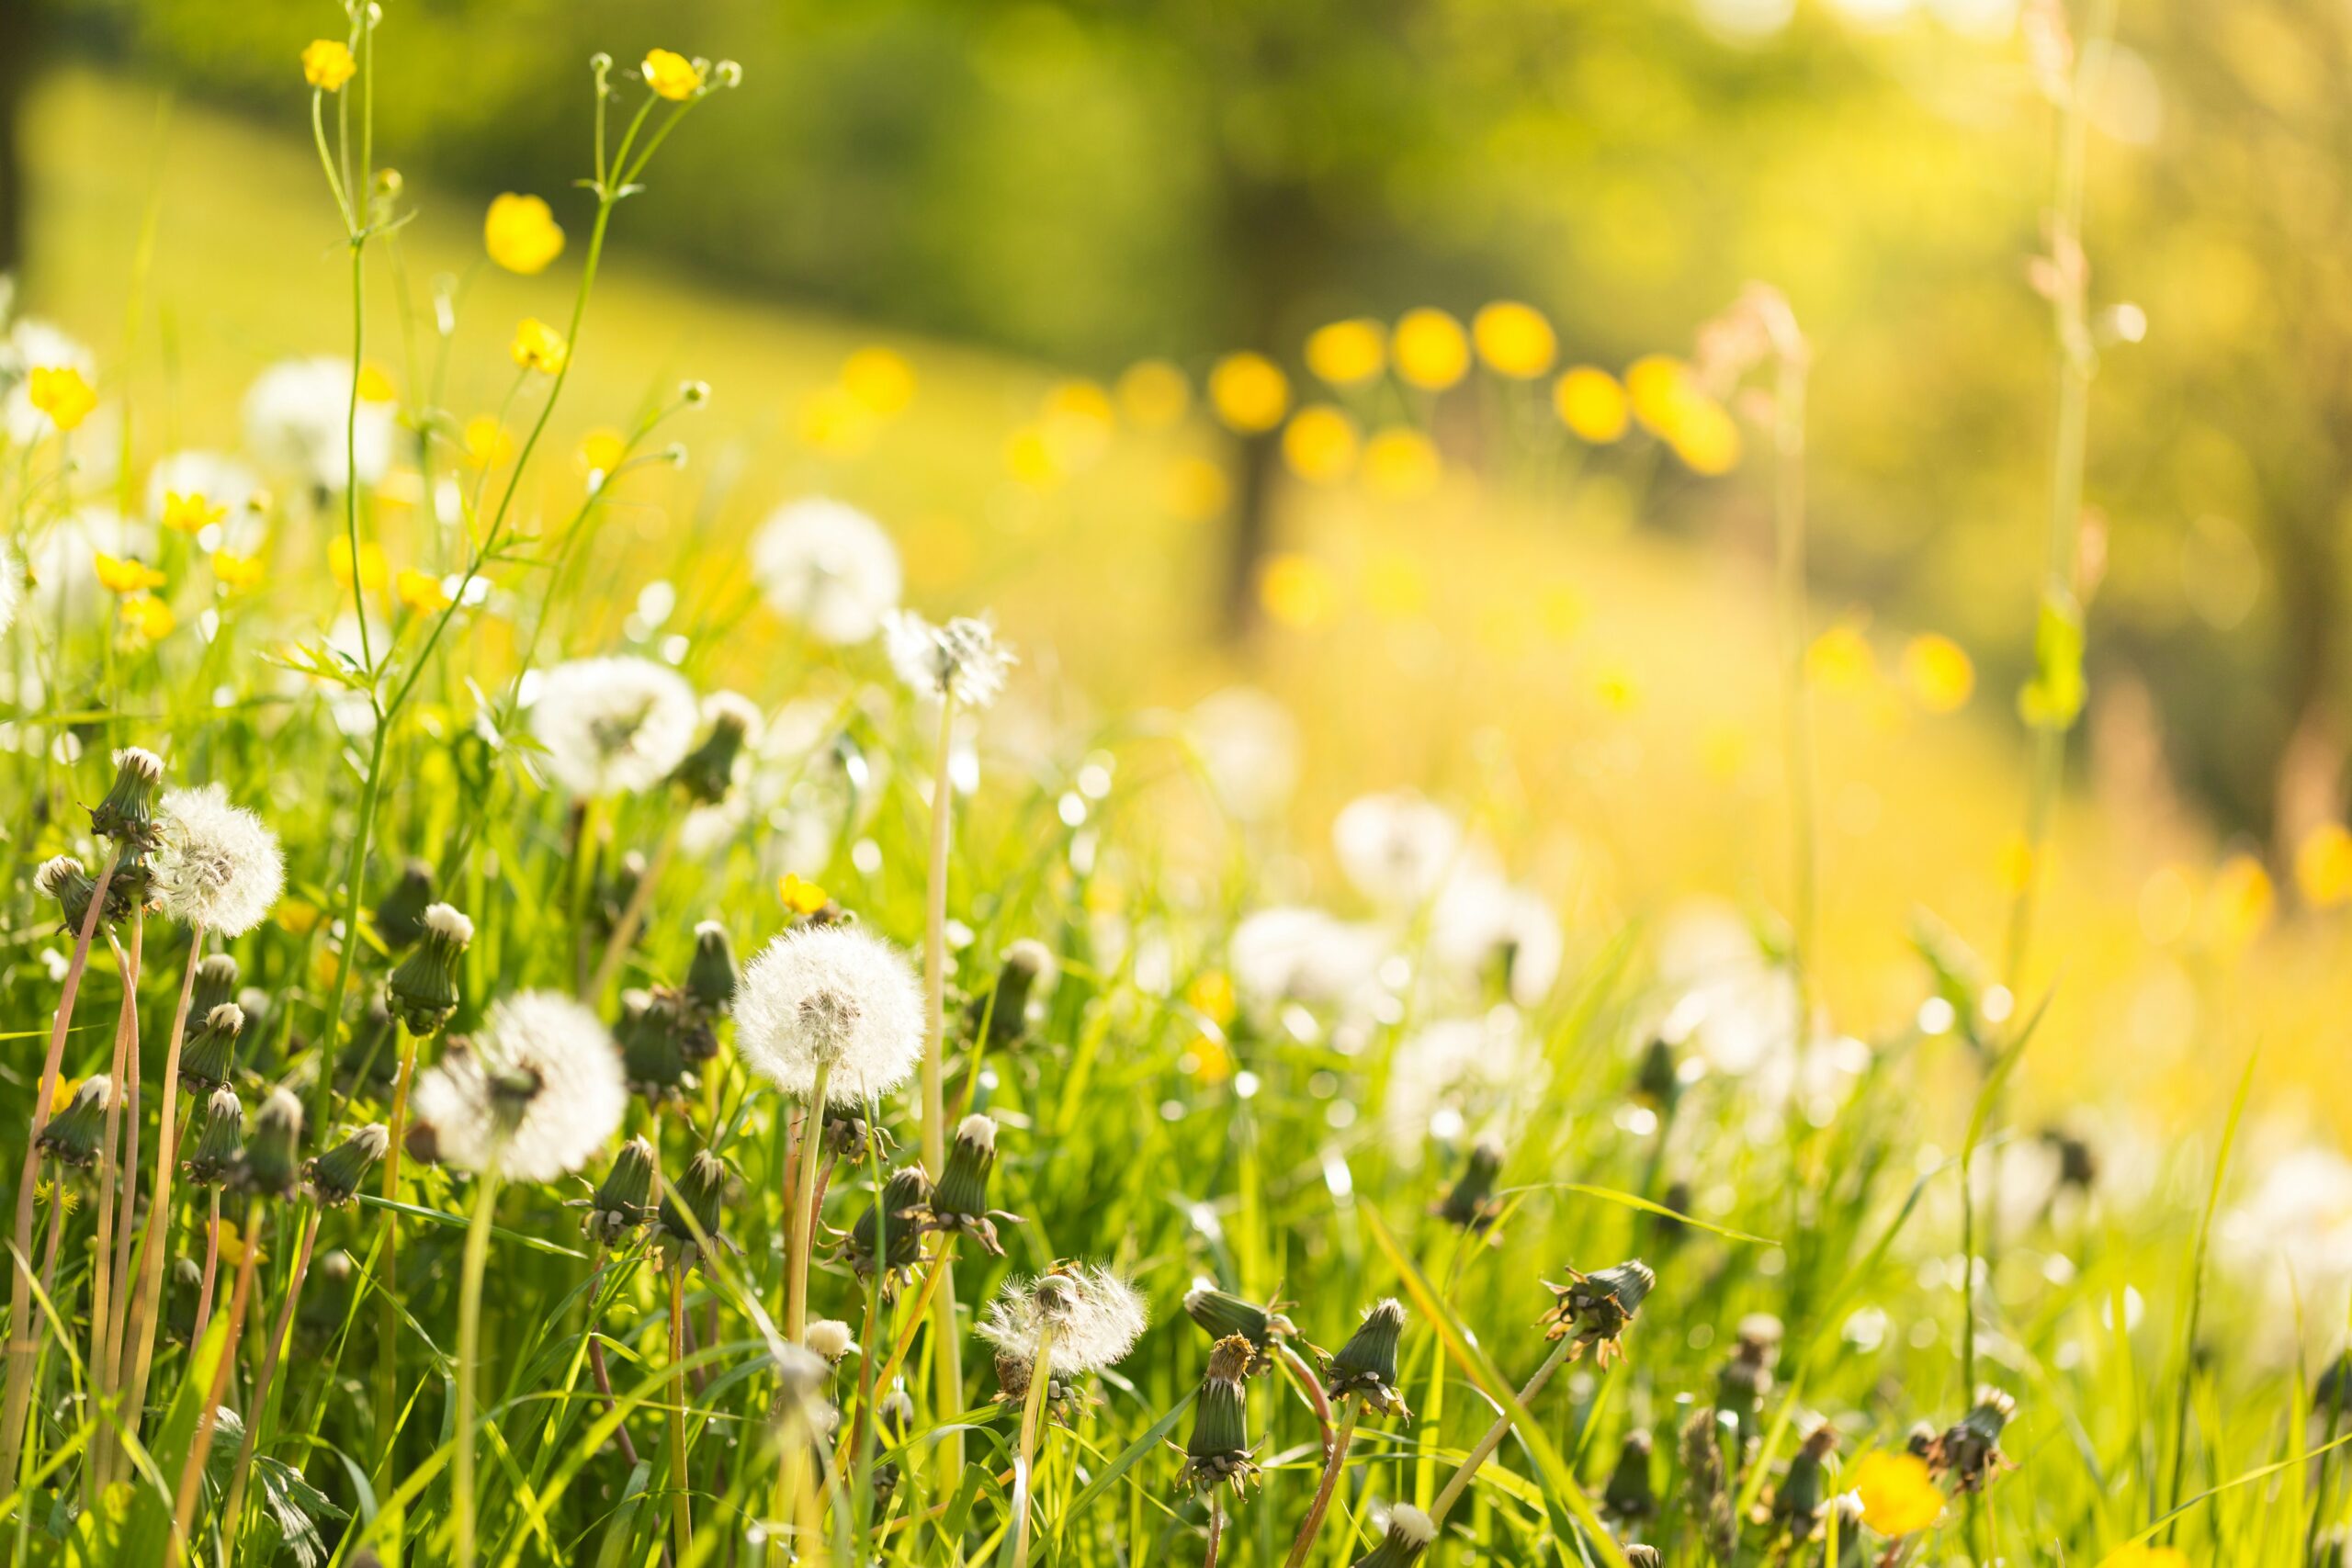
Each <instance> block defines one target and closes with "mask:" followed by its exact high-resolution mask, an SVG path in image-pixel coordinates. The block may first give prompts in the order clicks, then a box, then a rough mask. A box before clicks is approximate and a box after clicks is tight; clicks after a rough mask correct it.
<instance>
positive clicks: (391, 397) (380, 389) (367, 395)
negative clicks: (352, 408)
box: [359, 359, 401, 403]
mask: <svg viewBox="0 0 2352 1568" xmlns="http://www.w3.org/2000/svg"><path fill="white" fill-rule="evenodd" d="M400 395H401V394H400V389H398V388H397V387H395V386H393V385H392V373H391V372H390V371H389V370H387V369H385V368H384V367H382V366H380V365H379V364H377V363H376V362H375V361H374V360H372V359H370V360H368V362H367V363H365V364H363V365H361V366H360V367H359V400H360V401H362V402H368V403H391V402H398V401H399V400H400Z"/></svg>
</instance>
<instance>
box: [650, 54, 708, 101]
mask: <svg viewBox="0 0 2352 1568" xmlns="http://www.w3.org/2000/svg"><path fill="white" fill-rule="evenodd" d="M638 69H639V71H641V72H643V73H644V74H645V85H647V86H649V87H650V88H652V89H653V91H654V93H655V94H656V95H657V96H661V97H664V98H668V99H669V100H670V101H671V102H672V103H682V102H684V100H686V99H688V98H691V97H693V96H695V94H696V93H698V92H700V91H702V67H701V66H699V65H697V64H695V62H693V61H691V60H688V59H687V58H686V57H685V56H684V55H683V54H679V53H676V52H675V51H671V50H667V49H656V50H649V51H647V52H646V56H645V63H644V64H642V65H640V66H639V67H638Z"/></svg>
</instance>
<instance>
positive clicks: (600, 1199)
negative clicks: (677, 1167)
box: [586, 1138, 654, 1247]
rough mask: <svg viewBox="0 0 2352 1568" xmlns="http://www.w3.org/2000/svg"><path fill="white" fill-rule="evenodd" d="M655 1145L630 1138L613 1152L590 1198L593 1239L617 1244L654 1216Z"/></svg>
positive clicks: (590, 1226)
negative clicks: (594, 1193)
mask: <svg viewBox="0 0 2352 1568" xmlns="http://www.w3.org/2000/svg"><path fill="white" fill-rule="evenodd" d="M653 1168H654V1154H653V1145H651V1144H650V1143H647V1142H646V1141H645V1140H644V1139H643V1138H631V1139H630V1140H629V1141H628V1143H626V1144H623V1145H621V1152H620V1153H619V1154H617V1155H616V1156H613V1168H612V1169H611V1170H610V1171H608V1172H606V1173H605V1179H604V1181H603V1182H602V1183H601V1184H599V1185H598V1187H597V1189H596V1195H595V1196H594V1197H593V1198H591V1199H589V1200H588V1220H587V1227H586V1228H587V1232H588V1238H589V1239H590V1240H591V1241H594V1242H597V1243H600V1244H601V1245H603V1246H605V1247H612V1246H616V1245H617V1244H618V1243H619V1241H620V1239H621V1237H623V1236H624V1235H628V1233H629V1232H630V1231H632V1230H635V1229H636V1228H637V1227H638V1226H639V1225H641V1224H644V1223H645V1222H646V1221H647V1220H649V1219H650V1218H652V1217H653V1216H652V1211H651V1209H650V1207H649V1205H650V1204H651V1202H652V1201H653Z"/></svg>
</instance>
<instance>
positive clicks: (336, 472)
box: [244, 355, 397, 491]
mask: <svg viewBox="0 0 2352 1568" xmlns="http://www.w3.org/2000/svg"><path fill="white" fill-rule="evenodd" d="M358 390H359V393H360V396H359V398H358V406H357V408H356V410H355V409H354V408H353V406H352V401H353V391H354V388H353V383H352V376H351V365H350V362H349V361H348V360H344V359H337V358H334V357H332V356H329V355H320V356H318V357H316V358H311V359H288V360H281V361H280V362H278V363H277V364H276V365H273V366H271V367H269V368H268V369H266V370H265V371H263V372H262V373H261V375H260V377H259V378H257V379H255V380H254V384H253V387H252V388H251V389H249V390H248V391H247V392H246V393H245V405H244V423H245V446H246V448H247V449H248V450H249V451H251V452H252V453H253V454H254V457H257V458H259V459H260V461H261V463H262V465H263V466H264V467H265V468H269V469H272V470H277V469H283V470H285V471H287V472H289V473H294V474H299V475H300V476H301V477H302V479H304V480H306V481H307V482H308V483H310V484H312V485H315V486H317V487H318V488H319V489H321V490H323V491H340V490H343V489H344V488H345V486H347V485H348V484H350V483H351V481H352V476H353V474H354V473H355V472H356V474H357V477H358V482H359V483H360V484H361V485H363V486H368V485H374V484H376V483H377V482H378V481H379V480H380V479H382V478H383V477H384V473H385V470H386V469H387V468H390V466H391V460H392V445H393V440H394V437H395V433H396V429H397V427H396V425H395V423H394V419H393V411H392V409H391V407H390V404H389V403H388V402H386V401H384V400H378V399H372V398H369V397H368V396H367V395H366V392H367V389H366V388H365V387H364V386H362V387H361V388H359V389H358ZM346 421H350V422H351V428H350V431H349V433H348V434H349V440H348V442H346V439H345V435H346V432H345V422H346ZM355 459H356V462H355Z"/></svg>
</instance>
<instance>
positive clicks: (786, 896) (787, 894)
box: [775, 871, 832, 915]
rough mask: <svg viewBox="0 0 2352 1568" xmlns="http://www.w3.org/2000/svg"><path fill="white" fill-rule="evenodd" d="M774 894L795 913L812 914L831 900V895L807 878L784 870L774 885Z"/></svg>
mask: <svg viewBox="0 0 2352 1568" xmlns="http://www.w3.org/2000/svg"><path fill="white" fill-rule="evenodd" d="M775 896H776V897H778V898H781V899H782V900H784V907H785V908H787V909H789V910H791V911H792V912H793V913H794V914H796V915H813V914H815V913H816V912H817V911H818V910H820V909H821V908H824V907H825V906H826V905H827V904H830V903H831V902H832V896H831V894H829V893H827V892H826V891H825V890H824V889H823V888H821V887H820V886H817V885H816V884H815V883H813V882H810V881H809V879H808V878H806V877H803V876H799V875H797V874H794V873H792V872H788V871H787V872H786V873H785V874H784V876H783V878H782V880H780V881H778V882H777V883H776V885H775Z"/></svg>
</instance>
